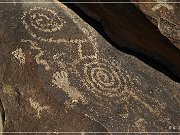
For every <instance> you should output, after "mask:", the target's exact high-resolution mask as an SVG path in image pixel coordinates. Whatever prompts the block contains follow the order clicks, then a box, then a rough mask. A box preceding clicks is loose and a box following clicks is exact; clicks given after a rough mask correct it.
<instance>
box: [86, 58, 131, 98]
mask: <svg viewBox="0 0 180 135" xmlns="http://www.w3.org/2000/svg"><path fill="white" fill-rule="evenodd" d="M122 73H123V72H121V70H120V69H117V68H116V66H113V65H111V64H110V63H109V62H107V61H105V60H103V61H102V62H101V61H93V62H91V63H89V64H85V67H84V74H85V81H86V83H87V85H88V87H90V89H91V90H93V92H94V93H96V92H98V93H99V94H100V95H105V96H109V97H113V96H117V95H119V94H120V92H122V90H124V87H125V84H126V82H127V81H128V80H127V79H128V78H126V77H125V76H124V75H123V74H122Z"/></svg>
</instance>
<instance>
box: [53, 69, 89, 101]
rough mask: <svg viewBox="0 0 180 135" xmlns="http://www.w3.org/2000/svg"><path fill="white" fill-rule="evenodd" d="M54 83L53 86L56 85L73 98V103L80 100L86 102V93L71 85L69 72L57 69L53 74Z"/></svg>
mask: <svg viewBox="0 0 180 135" xmlns="http://www.w3.org/2000/svg"><path fill="white" fill-rule="evenodd" d="M52 84H53V85H52V86H56V87H57V88H58V89H61V90H63V91H64V92H65V93H66V94H67V95H68V96H69V97H70V98H71V101H72V103H77V102H79V101H81V102H82V103H86V100H85V97H84V95H83V94H82V93H81V92H80V91H78V90H77V89H76V88H75V87H73V86H70V82H69V79H68V73H67V72H65V71H61V72H58V71H57V72H56V73H54V74H53V76H52Z"/></svg>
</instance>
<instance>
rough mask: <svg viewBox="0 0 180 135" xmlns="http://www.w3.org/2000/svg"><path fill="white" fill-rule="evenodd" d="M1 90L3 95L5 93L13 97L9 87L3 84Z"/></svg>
mask: <svg viewBox="0 0 180 135" xmlns="http://www.w3.org/2000/svg"><path fill="white" fill-rule="evenodd" d="M2 90H3V93H5V94H7V95H9V96H13V95H14V90H13V88H12V86H11V85H7V84H4V85H3V86H2Z"/></svg>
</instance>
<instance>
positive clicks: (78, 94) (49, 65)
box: [0, 3, 180, 134]
mask: <svg viewBox="0 0 180 135" xmlns="http://www.w3.org/2000/svg"><path fill="white" fill-rule="evenodd" d="M0 82H1V83H0V89H1V90H0V99H1V101H2V105H1V108H2V109H1V114H3V115H2V121H3V125H4V129H3V130H4V132H82V133H81V134H84V133H83V132H87V131H88V132H148V131H149V132H150V131H153V132H178V131H179V129H178V128H179V125H180V123H179V121H180V109H179V108H180V95H179V93H180V84H179V83H177V82H174V81H173V80H171V79H170V78H168V77H167V76H165V75H164V74H162V73H161V72H158V71H157V70H155V69H153V68H151V67H149V66H148V65H146V64H144V63H143V62H142V61H140V60H138V59H137V58H135V57H133V56H131V55H128V54H125V53H123V52H120V51H119V50H117V49H116V48H114V47H113V46H112V45H111V44H109V43H108V42H107V41H106V40H104V39H103V38H102V37H101V36H100V35H99V34H98V33H97V32H96V31H95V30H94V29H93V28H92V27H90V26H89V25H88V24H87V23H85V22H84V21H83V20H82V19H81V18H79V17H78V16H77V15H76V14H75V13H74V12H72V11H71V10H70V9H68V8H67V7H66V6H64V5H63V4H61V3H59V4H57V3H54V4H53V3H52V4H45V3H44V4H42V3H41V4H37V3H34V4H32V3H31V4H30V3H14V4H13V3H12V4H0ZM172 126H175V128H172ZM33 134H36V133H33ZM66 134H67V133H66ZM74 134H75V133H74ZM77 134H78V133H77ZM79 134H80V133H79ZM103 134H108V133H103Z"/></svg>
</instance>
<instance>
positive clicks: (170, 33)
mask: <svg viewBox="0 0 180 135" xmlns="http://www.w3.org/2000/svg"><path fill="white" fill-rule="evenodd" d="M135 1H136V2H142V0H135ZM154 2H157V3H151V4H148V3H146V4H144V3H136V4H135V5H136V6H137V7H138V8H139V9H140V10H141V11H142V12H143V13H145V14H146V15H147V17H148V18H149V19H150V20H151V21H152V22H153V23H154V24H155V25H156V26H157V27H158V29H159V30H160V32H161V33H162V34H163V35H165V36H166V37H168V38H169V40H170V41H171V42H172V43H173V44H174V45H176V46H177V47H178V48H179V49H180V14H179V13H180V3H166V2H179V1H178V0H173V1H172V0H171V1H170V0H154ZM160 2H163V3H160Z"/></svg>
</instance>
